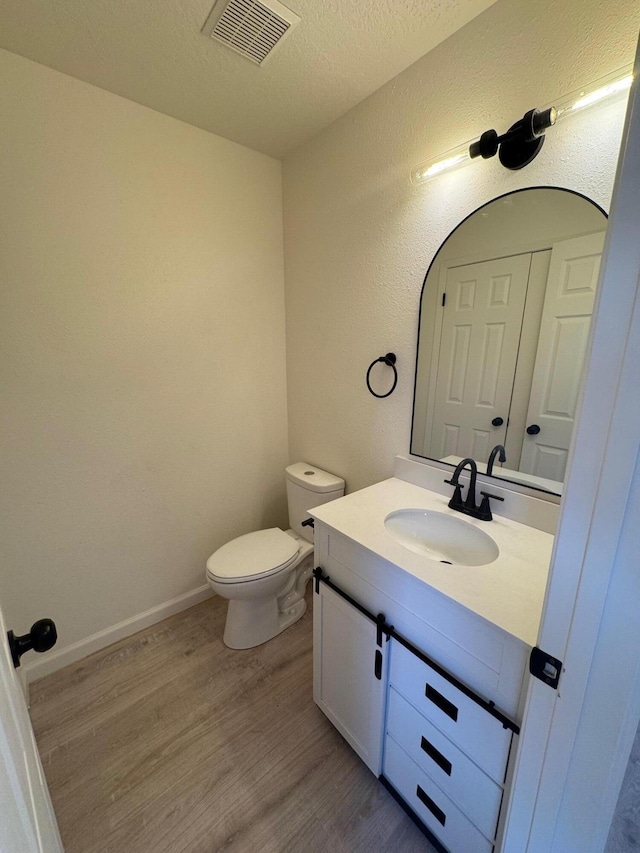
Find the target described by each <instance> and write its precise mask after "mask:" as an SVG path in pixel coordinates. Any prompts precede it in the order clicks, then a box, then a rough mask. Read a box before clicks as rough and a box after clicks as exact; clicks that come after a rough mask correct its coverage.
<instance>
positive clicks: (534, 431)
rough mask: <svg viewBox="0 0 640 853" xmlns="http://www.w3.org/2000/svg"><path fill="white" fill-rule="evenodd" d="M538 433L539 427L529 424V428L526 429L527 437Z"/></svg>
mask: <svg viewBox="0 0 640 853" xmlns="http://www.w3.org/2000/svg"><path fill="white" fill-rule="evenodd" d="M539 432H540V427H539V426H538V424H531V425H530V426H528V427H527V434H528V435H537V434H538V433H539Z"/></svg>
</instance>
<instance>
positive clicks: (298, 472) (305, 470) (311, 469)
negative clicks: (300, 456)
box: [286, 462, 344, 492]
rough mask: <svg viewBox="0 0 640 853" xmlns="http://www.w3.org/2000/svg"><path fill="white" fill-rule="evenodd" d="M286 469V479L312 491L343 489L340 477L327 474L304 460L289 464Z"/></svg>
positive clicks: (342, 481)
mask: <svg viewBox="0 0 640 853" xmlns="http://www.w3.org/2000/svg"><path fill="white" fill-rule="evenodd" d="M286 471H287V480H290V481H291V482H292V483H296V484H297V485H299V486H303V487H304V488H305V489H310V490H311V491H312V492H337V491H340V489H344V480H343V479H342V477H336V476H335V474H329V473H328V472H327V471H323V470H322V469H321V468H316V467H315V466H314V465H308V464H307V463H306V462H295V463H294V464H293V465H289V467H288V468H287V469H286Z"/></svg>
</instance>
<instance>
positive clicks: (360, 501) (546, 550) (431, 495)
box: [309, 477, 554, 646]
mask: <svg viewBox="0 0 640 853" xmlns="http://www.w3.org/2000/svg"><path fill="white" fill-rule="evenodd" d="M448 501H449V498H448V497H445V496H443V495H440V494H437V493H436V492H432V491H429V490H427V489H423V488H421V487H420V486H415V485H413V484H412V483H407V482H405V481H404V480H400V479H397V478H396V477H392V478H391V479H389V480H383V481H382V482H380V483H376V484H375V485H373V486H369V487H368V488H365V489H361V490H360V491H358V492H353V493H352V494H350V495H346V496H345V497H343V498H338V500H335V501H330V502H329V503H326V504H323V505H322V506H319V507H317V508H315V509H312V510H310V511H309V514H310V515H311V516H312V517H313V518H315V519H317V520H318V521H320V522H323V523H324V524H327V525H328V526H329V527H332V528H333V529H334V530H336V531H337V532H339V533H341V534H343V535H344V536H346V537H348V538H349V539H351V540H352V541H353V542H356V543H357V544H359V545H362V546H363V547H365V548H367V549H368V550H369V551H372V552H373V553H375V554H377V555H378V556H380V557H382V558H383V559H384V560H387V561H388V562H390V563H393V564H395V565H396V566H398V567H399V568H400V569H402V570H404V571H406V572H409V573H410V574H411V575H413V576H414V577H416V578H418V579H419V580H421V581H424V582H425V583H427V584H429V585H430V586H431V587H433V588H434V589H436V590H438V591H439V592H441V593H443V594H444V595H446V596H448V597H449V598H451V599H453V600H454V601H457V602H458V603H459V604H462V605H463V606H464V607H467V608H468V609H469V610H471V611H473V612H474V613H477V614H478V615H479V616H482V617H484V618H485V619H488V620H489V621H490V622H492V623H493V624H494V625H497V626H498V627H500V628H502V629H503V630H505V631H507V632H508V633H509V634H511V635H513V636H514V637H517V638H518V639H519V640H522V641H523V642H525V643H526V644H527V645H529V646H535V644H536V641H537V636H538V627H539V624H540V616H541V613H542V604H543V600H544V593H545V588H546V583H547V574H548V571H549V563H550V560H551V549H552V547H553V539H554V537H553V536H552V535H551V534H550V533H544V532H543V531H541V530H537V529H535V528H533V527H528V526H527V525H525V524H520V523H519V522H517V521H512V520H511V519H509V518H505V517H504V516H500V515H496V514H494V516H493V521H490V522H486V521H477V520H475V519H473V518H470V517H469V516H466V515H462V514H461V513H458V512H455V511H454V510H452V509H449V507H448V506H447V504H448ZM398 509H426V510H435V511H437V512H442V513H445V514H447V515H453V516H455V517H457V518H460V519H463V520H464V521H466V522H468V523H469V524H471V525H473V526H474V527H478V528H479V529H481V530H483V531H484V532H485V533H487V534H489V536H491V537H492V539H494V541H495V542H496V544H497V545H498V548H499V549H500V554H499V556H498V557H497V559H496V560H494V562H492V563H488V564H487V565H483V566H457V565H456V566H450V565H443V564H442V563H440V562H439V561H437V560H432V559H429V558H428V557H426V556H423V555H421V554H415V553H413V552H412V551H409V550H408V549H407V548H405V547H404V546H403V545H400V544H399V543H398V542H396V541H395V540H394V539H393V538H392V536H391V535H390V534H389V533H388V531H387V530H386V528H385V526H384V520H385V517H386V516H387V515H388V514H389V513H390V512H393V511H394V510H398Z"/></svg>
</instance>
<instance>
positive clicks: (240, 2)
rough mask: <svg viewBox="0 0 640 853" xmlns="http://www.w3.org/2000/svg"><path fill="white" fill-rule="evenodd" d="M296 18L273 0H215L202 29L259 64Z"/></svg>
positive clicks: (288, 31) (292, 25)
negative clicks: (265, 1) (264, 0)
mask: <svg viewBox="0 0 640 853" xmlns="http://www.w3.org/2000/svg"><path fill="white" fill-rule="evenodd" d="M299 21H300V18H299V17H298V16H297V15H296V14H294V13H293V12H292V11H291V10H290V9H287V8H286V6H283V5H282V4H281V3H278V2H277V0H269V1H268V3H261V2H259V0H218V2H217V3H216V4H215V5H214V7H213V9H212V10H211V12H210V14H209V17H208V18H207V20H206V23H205V25H204V27H203V28H202V32H203V33H204V34H205V35H207V36H209V37H210V38H212V39H216V40H217V41H221V42H224V44H226V45H227V47H230V48H231V49H232V50H235V51H237V52H238V53H241V54H242V55H243V56H246V57H247V59H250V60H251V61H252V62H255V63H256V64H257V65H261V64H262V63H263V62H264V61H265V59H266V58H267V57H268V56H270V55H271V54H272V53H273V49H274V48H275V47H276V45H278V44H280V43H281V42H282V41H283V39H284V37H285V36H286V35H288V34H289V33H290V32H291V30H292V29H293V28H294V27H295V25H296V24H297V23H299Z"/></svg>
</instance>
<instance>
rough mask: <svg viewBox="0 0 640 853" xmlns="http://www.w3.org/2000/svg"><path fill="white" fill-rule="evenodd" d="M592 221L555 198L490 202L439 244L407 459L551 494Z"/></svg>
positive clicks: (600, 218) (561, 462) (587, 288)
mask: <svg viewBox="0 0 640 853" xmlns="http://www.w3.org/2000/svg"><path fill="white" fill-rule="evenodd" d="M606 227H607V216H606V214H605V213H604V211H603V210H602V209H601V208H600V207H599V206H598V205H597V204H595V203H594V202H592V201H590V200H589V199H588V198H586V197H584V196H582V195H579V194H578V193H575V192H571V191H570V190H565V189H559V188H556V187H535V188H531V189H525V190H518V191H516V192H513V193H508V194H507V195H504V196H500V197H499V198H496V199H494V200H493V201H491V202H489V203H488V204H485V205H484V206H483V207H481V208H479V209H478V210H476V211H475V212H474V213H472V214H471V215H470V216H468V217H467V218H466V219H465V220H464V221H463V222H461V223H460V225H458V227H457V228H456V229H455V230H454V231H453V232H452V233H451V234H450V235H449V237H448V238H447V239H446V240H445V242H444V243H443V244H442V246H441V247H440V249H439V250H438V252H437V254H436V256H435V257H434V259H433V261H432V263H431V266H430V267H429V270H428V272H427V275H426V278H425V281H424V286H423V289H422V298H421V302H420V327H419V334H418V352H417V362H416V380H415V391H414V400H413V424H412V430H411V453H413V454H415V455H417V456H422V457H426V458H428V459H436V460H439V461H441V462H446V463H449V464H451V465H456V464H457V463H458V462H459V461H460V460H461V459H463V458H464V457H466V456H470V457H472V458H473V459H475V460H476V462H477V464H478V470H479V471H482V472H486V471H487V464H488V463H489V460H490V457H491V455H492V454H491V451H492V449H493V448H495V447H497V446H498V445H502V446H503V448H504V455H505V456H506V459H505V461H503V462H501V461H500V456H501V455H502V454H501V453H500V451H497V452H496V453H494V454H493V457H494V463H493V467H492V471H491V473H492V475H493V476H495V477H498V478H500V479H504V480H510V481H512V482H516V483H524V484H525V485H528V486H532V487H534V488H537V489H542V490H545V491H548V492H553V493H555V494H561V493H562V483H563V480H564V473H565V468H566V464H567V454H568V449H569V443H570V441H571V434H572V431H573V423H574V418H575V411H576V404H577V400H578V394H579V389H580V381H581V377H582V370H583V366H584V358H585V355H586V348H587V340H588V335H589V326H590V323H591V314H592V311H593V305H594V299H595V294H596V287H597V283H598V273H599V269H600V258H601V254H602V248H603V244H604V234H605V230H606Z"/></svg>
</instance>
